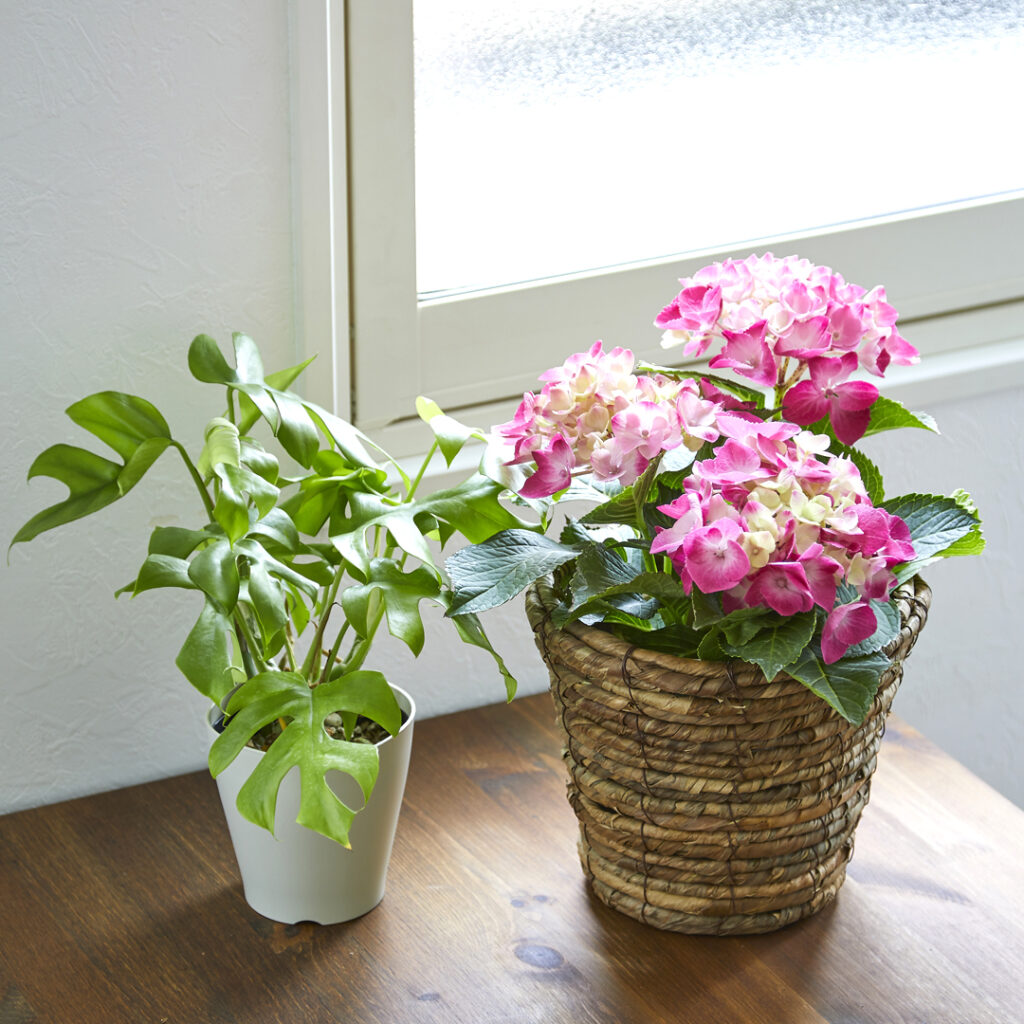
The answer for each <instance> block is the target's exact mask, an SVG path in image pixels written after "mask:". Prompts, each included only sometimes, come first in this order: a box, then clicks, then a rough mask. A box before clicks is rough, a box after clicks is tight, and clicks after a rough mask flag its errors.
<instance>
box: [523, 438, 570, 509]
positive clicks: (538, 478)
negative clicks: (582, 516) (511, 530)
mask: <svg viewBox="0 0 1024 1024" xmlns="http://www.w3.org/2000/svg"><path fill="white" fill-rule="evenodd" d="M533 457H534V458H535V459H536V460H537V470H536V472H535V473H534V474H533V475H532V476H531V477H530V478H529V479H528V480H527V481H526V483H525V484H523V486H522V487H521V488H520V490H519V493H520V494H521V495H522V496H523V497H524V498H546V497H548V495H550V494H554V493H555V492H556V491H560V490H562V489H563V488H565V487H568V486H569V484H570V483H571V482H572V473H571V470H572V467H573V466H574V465H575V464H576V456H575V455H574V454H573V450H572V448H571V447H569V442H568V441H566V439H565V438H564V437H562V435H561V434H556V435H555V436H554V437H553V438H552V439H551V444H550V445H549V446H548V447H547V448H543V449H538V450H537V451H535V452H534V453H533Z"/></svg>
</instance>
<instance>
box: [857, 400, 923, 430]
mask: <svg viewBox="0 0 1024 1024" xmlns="http://www.w3.org/2000/svg"><path fill="white" fill-rule="evenodd" d="M901 427H917V428H918V429H920V430H930V431H932V432H933V433H936V434H937V433H938V432H939V428H938V426H936V423H935V420H934V419H933V418H932V417H931V416H929V415H928V413H926V412H911V411H910V410H909V409H907V408H906V407H905V406H904V405H903V404H902V403H901V402H897V401H896V400H895V399H892V398H886V397H885V396H884V395H879V397H878V398H877V399H875V401H874V403H873V404H872V406H871V419H870V421H869V422H868V426H867V430H865V431H864V436H865V437H870V436H871V435H872V434H880V433H881V432H882V431H884V430H898V429H899V428H901Z"/></svg>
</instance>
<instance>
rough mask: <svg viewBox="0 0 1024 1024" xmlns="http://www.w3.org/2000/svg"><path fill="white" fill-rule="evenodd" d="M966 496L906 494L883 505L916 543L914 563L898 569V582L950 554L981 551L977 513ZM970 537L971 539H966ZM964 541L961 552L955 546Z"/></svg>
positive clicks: (981, 542) (962, 494)
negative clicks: (907, 530) (897, 517)
mask: <svg viewBox="0 0 1024 1024" xmlns="http://www.w3.org/2000/svg"><path fill="white" fill-rule="evenodd" d="M965 495H966V492H963V491H960V492H957V494H956V495H954V496H952V497H948V498H947V497H943V496H941V495H936V494H904V495H902V496H900V497H898V498H890V499H889V500H888V501H886V502H885V503H884V504H883V505H882V508H884V509H885V510H886V511H887V512H889V513H891V514H892V515H897V516H899V517H900V518H901V519H903V521H904V522H905V523H906V524H907V527H908V528H909V529H910V536H911V539H912V540H913V542H914V558H913V560H912V561H910V562H907V563H905V564H904V565H902V566H899V567H897V568H896V570H895V572H896V579H897V580H898V581H899V582H901V583H902V582H903V581H904V580H908V579H910V578H911V577H912V576H914V575H916V573H918V572H919V571H920V570H921V569H922V568H924V566H926V565H930V564H931V563H932V562H935V561H937V560H938V559H940V558H946V557H948V556H949V555H950V554H957V553H962V554H976V553H978V551H980V550H981V547H983V546H984V542H983V540H982V539H981V527H980V521H979V519H978V514H977V511H976V510H974V508H973V503H972V502H970V498H969V497H965ZM972 534H973V535H974V536H973V537H971V535H972ZM969 537H970V538H971V539H965V538H969ZM961 540H963V544H962V545H961V549H960V550H959V551H958V550H956V549H955V548H954V545H956V544H957V542H959V541H961ZM979 544H980V546H979Z"/></svg>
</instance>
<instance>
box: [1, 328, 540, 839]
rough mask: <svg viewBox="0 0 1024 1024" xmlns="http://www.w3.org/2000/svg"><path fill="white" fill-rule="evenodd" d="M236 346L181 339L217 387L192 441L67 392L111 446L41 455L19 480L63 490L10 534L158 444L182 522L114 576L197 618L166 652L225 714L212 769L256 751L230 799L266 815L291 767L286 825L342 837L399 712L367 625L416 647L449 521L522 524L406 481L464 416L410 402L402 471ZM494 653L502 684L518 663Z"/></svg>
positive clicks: (491, 526) (141, 403)
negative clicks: (293, 814)
mask: <svg viewBox="0 0 1024 1024" xmlns="http://www.w3.org/2000/svg"><path fill="white" fill-rule="evenodd" d="M233 350H234V366H232V365H230V363H229V362H228V361H227V360H226V359H225V357H224V355H223V353H222V352H221V350H220V348H219V346H218V345H217V343H216V342H215V341H214V340H213V339H212V338H210V337H208V336H206V335H200V336H199V337H197V338H195V340H194V341H193V342H192V343H191V345H190V347H189V350H188V365H189V369H190V371H191V373H192V375H193V376H194V377H195V378H196V380H198V381H200V382H202V383H205V384H208V385H212V386H213V387H214V388H216V390H217V392H218V394H219V395H220V396H221V399H220V402H221V403H222V404H221V406H220V408H219V409H217V408H216V407H215V408H214V410H213V411H215V412H218V413H219V414H218V415H215V416H213V418H211V419H209V421H208V422H207V423H206V425H205V428H204V429H203V432H202V442H201V446H197V447H199V450H198V452H197V453H195V454H190V453H189V451H188V449H187V448H186V445H185V444H183V443H182V442H181V441H179V440H177V439H175V438H174V437H172V435H171V432H170V429H169V427H168V425H167V422H166V420H165V419H164V417H163V415H162V414H161V413H160V412H159V411H158V410H157V408H156V407H155V406H154V405H153V404H152V403H151V402H149V401H147V400H146V399H144V398H140V397H138V396H136V395H130V394H124V393H121V392H114V391H103V392H99V393H97V394H93V395H90V396H88V397H87V398H83V399H82V400H80V401H78V402H75V403H74V404H73V405H71V406H70V407H69V408H68V409H67V415H68V416H69V417H70V418H71V419H72V420H73V421H74V422H75V423H76V424H77V425H78V426H79V427H81V428H83V429H84V430H86V431H88V432H89V433H91V434H92V435H94V437H95V438H97V439H98V440H99V441H101V442H103V443H104V444H105V445H106V446H107V447H108V448H110V449H111V450H112V452H113V454H114V455H115V456H116V459H115V458H110V457H105V456H101V455H99V454H96V453H95V452H93V451H90V450H88V449H85V448H80V447H75V446H71V445H67V444H57V445H54V446H52V447H50V448H48V449H47V450H46V451H44V452H43V453H42V454H40V455H39V456H38V458H36V459H35V461H34V462H33V463H32V466H31V468H30V469H29V473H28V475H29V478H30V479H31V478H32V477H37V476H48V477H52V478H53V479H56V480H58V481H60V482H62V483H63V484H65V485H66V486H67V487H68V489H69V492H70V493H69V495H68V497H67V498H66V499H65V500H63V501H61V502H59V503H57V504H55V505H53V506H51V507H49V508H46V509H44V510H43V511H41V512H39V513H38V514H37V515H35V516H33V517H32V519H30V520H29V521H28V522H27V523H26V524H25V525H24V526H23V527H22V528H21V529H20V530H19V531H18V532H17V534H16V535H15V537H14V539H13V541H12V542H11V543H12V546H13V545H14V544H17V543H21V542H26V541H30V540H31V539H32V538H34V537H36V536H38V535H39V534H40V533H42V532H44V531H46V530H51V529H54V528H56V527H59V526H63V525H64V524H66V523H69V522H72V521H73V520H77V519H80V518H82V517H84V516H88V515H91V514H93V513H95V512H98V511H99V510H101V509H103V508H105V507H106V506H108V505H110V504H111V503H113V502H115V501H118V500H120V499H121V498H123V497H125V496H126V495H127V494H128V493H129V492H130V491H131V490H132V489H133V488H134V487H135V486H136V484H138V483H139V481H140V480H141V479H142V478H143V477H144V476H145V474H146V472H147V471H148V470H149V468H150V467H151V466H152V465H153V463H154V462H155V461H156V460H157V459H158V458H159V457H160V456H161V455H162V454H163V453H164V452H166V451H168V450H173V451H174V452H176V453H177V455H179V456H180V458H181V460H182V462H183V465H184V469H185V472H186V473H187V475H188V477H189V479H190V481H191V484H192V486H193V487H194V489H195V492H196V496H197V512H198V516H197V520H196V523H195V526H194V527H191V528H184V527H176V526H175V527H165V526H158V527H157V528H156V529H154V530H153V532H152V534H151V536H150V538H149V545H148V552H147V554H146V557H145V560H144V561H143V563H142V565H141V568H140V569H139V572H138V575H137V576H136V578H135V579H134V580H133V581H132V582H131V583H129V584H128V585H127V586H125V587H124V588H122V589H121V590H120V591H119V592H118V593H119V594H130V595H131V596H132V597H135V596H137V595H139V594H142V593H144V592H145V591H149V590H153V589H155V588H164V587H170V588H179V589H182V590H186V591H192V592H194V595H195V596H194V598H192V599H193V600H195V601H196V603H197V604H198V605H199V615H198V618H197V620H196V622H195V624H194V626H193V627H192V628H191V630H190V631H189V633H188V635H187V637H186V638H185V641H184V644H183V645H182V647H181V650H180V653H179V654H178V657H177V665H178V667H179V668H180V670H181V672H182V673H183V675H184V676H185V677H186V679H187V680H188V681H189V682H190V683H191V684H192V685H193V686H194V687H195V688H196V689H197V690H199V691H200V692H201V693H202V694H204V695H205V696H206V697H207V698H209V700H210V701H211V702H212V703H213V704H214V705H216V706H217V707H218V708H221V709H223V712H224V713H225V714H224V716H223V720H221V716H220V715H218V716H217V722H216V726H217V728H218V729H219V730H220V734H219V735H218V736H217V738H216V739H215V740H214V742H213V743H212V746H211V749H210V757H209V762H210V769H211V772H212V774H213V775H214V776H215V777H216V776H219V775H220V774H221V773H222V772H224V771H225V770H226V769H228V767H229V765H231V764H232V762H233V761H235V759H236V758H237V757H238V756H239V754H240V753H241V752H242V751H243V749H245V748H247V747H252V746H256V747H257V748H259V749H260V750H263V751H265V752H264V753H263V755H262V757H260V758H259V759H258V760H257V762H256V763H257V767H256V768H255V769H254V770H252V772H251V773H250V774H249V775H248V778H247V779H246V780H245V781H244V784H243V785H241V788H240V791H239V792H238V797H237V808H238V811H239V812H240V813H241V815H242V816H243V817H244V818H245V819H247V820H248V821H250V822H253V823H254V824H256V825H258V826H261V827H262V828H263V829H266V830H268V831H273V830H274V828H275V810H276V802H277V798H278V792H279V787H280V786H281V783H282V780H283V779H284V778H285V776H286V775H287V774H288V773H289V772H290V771H291V770H292V769H298V773H299V775H300V779H301V799H300V803H299V809H298V815H297V820H298V822H299V824H300V825H302V826H305V827H306V828H307V829H310V830H313V831H314V832H316V833H320V834H321V835H322V836H324V837H326V838H327V839H328V840H331V841H333V842H334V843H335V844H339V845H340V846H341V847H347V846H348V845H349V831H350V828H351V826H352V822H353V819H354V816H355V814H356V810H357V808H358V804H359V803H360V802H361V801H362V799H364V798H365V799H369V798H370V796H371V794H372V791H373V789H374V785H375V783H376V781H377V772H378V747H377V742H378V740H380V739H381V737H384V736H387V735H391V736H393V735H395V734H397V733H398V731H399V730H400V728H401V726H402V710H401V709H400V707H399V703H398V701H397V699H396V696H395V693H394V692H393V690H392V687H391V686H390V685H389V683H388V681H387V680H386V679H385V677H384V676H383V675H382V674H381V673H380V672H379V671H376V670H374V669H373V668H372V667H370V666H371V663H372V662H371V661H370V660H369V659H370V655H371V652H372V648H373V643H374V638H375V636H376V635H377V634H378V631H379V629H380V628H381V626H382V624H385V623H386V625H387V628H388V630H389V631H390V632H391V633H392V634H393V635H394V636H396V637H398V638H400V639H401V640H402V641H403V642H404V643H405V644H406V645H407V646H408V647H409V649H410V650H411V651H412V652H413V654H419V652H420V650H421V648H422V646H423V643H424V629H423V623H422V620H421V617H420V603H421V602H422V601H428V602H436V603H438V604H441V605H442V606H445V607H447V602H448V600H449V597H448V592H447V589H446V587H445V586H444V583H445V580H444V576H443V573H442V571H441V569H440V568H439V566H438V563H437V560H436V552H437V551H439V550H440V547H441V546H443V544H444V543H445V542H446V541H447V540H448V539H449V538H451V537H452V536H453V535H454V534H459V535H462V536H464V537H465V538H467V539H468V540H469V541H471V542H480V541H483V540H486V539H487V538H488V537H489V536H491V535H492V534H493V533H495V532H497V531H498V530H501V529H506V528H509V527H519V526H525V525H527V524H526V523H525V522H524V521H522V520H521V519H519V518H518V517H517V516H516V515H514V514H513V513H512V512H510V511H509V510H508V509H507V508H506V507H505V506H503V505H502V504H501V503H500V502H499V500H498V499H499V496H500V495H501V493H502V491H503V487H502V485H501V484H499V483H497V482H495V481H493V480H490V479H487V478H486V477H484V476H481V475H480V474H476V473H474V474H472V475H470V476H469V477H468V478H466V479H465V480H464V481H462V482H461V483H460V484H459V485H458V486H456V487H454V488H451V489H448V490H443V491H439V492H436V493H434V494H431V495H429V496H428V497H421V496H420V493H419V488H420V484H421V482H422V479H423V475H424V473H425V471H426V470H427V467H428V465H429V463H430V461H431V459H432V458H433V457H434V456H435V455H436V454H437V453H438V452H440V453H442V454H443V456H444V457H445V458H446V459H447V460H448V461H449V462H450V461H451V459H452V458H453V457H454V455H455V454H456V453H457V452H458V450H459V449H460V448H461V447H462V445H463V444H464V443H465V442H466V441H467V440H468V439H469V438H470V437H471V436H472V433H473V432H472V431H470V430H468V429H467V428H465V427H462V426H461V425H460V424H458V423H456V422H455V421H454V420H452V419H450V418H449V417H446V416H444V415H443V414H441V412H440V410H439V409H438V408H437V407H436V406H435V405H433V403H430V402H426V401H423V400H421V401H420V403H419V409H420V412H421V415H422V417H423V418H424V419H425V420H427V421H428V422H429V423H430V424H431V427H432V429H433V433H434V438H433V443H432V446H431V448H430V451H429V453H428V454H427V456H426V457H425V459H424V460H423V463H422V465H421V466H420V468H419V472H418V473H416V474H415V475H414V476H412V477H410V476H409V475H408V474H407V473H406V472H405V471H404V470H403V469H402V467H401V466H400V465H399V464H398V463H397V462H395V461H394V460H393V459H391V458H390V457H389V456H388V455H387V454H386V453H384V452H383V451H382V450H381V449H379V448H378V447H377V446H375V445H374V444H372V443H371V442H370V441H369V440H368V439H367V438H366V437H365V436H364V435H363V434H361V433H360V431H358V430H357V429H356V428H354V427H353V426H352V425H351V424H349V423H347V422H345V421H344V420H342V419H340V418H338V417H337V416H334V415H333V414H331V413H330V412H328V411H327V410H325V409H322V408H319V407H318V406H316V405H314V404H312V403H310V402H307V401H305V400H304V399H303V398H301V397H300V396H298V395H297V394H295V393H293V392H291V391H289V390H288V388H289V387H290V385H291V384H292V382H293V381H294V380H295V379H296V378H297V377H298V376H299V375H300V374H301V373H302V371H303V370H304V369H305V368H306V366H307V365H308V361H307V363H303V364H301V365H299V366H295V367H292V368H290V369H286V370H282V371H279V372H276V373H269V374H265V373H264V369H263V365H262V360H261V358H260V354H259V351H258V349H257V346H256V344H255V343H254V342H253V341H252V339H251V338H249V337H247V336H246V335H243V334H236V335H234V337H233ZM258 429H263V431H264V433H266V432H267V431H269V434H270V436H271V439H272V440H273V441H275V442H276V443H277V445H278V446H279V449H280V458H279V457H278V455H276V454H274V452H273V451H272V450H268V447H265V446H264V444H263V443H261V441H260V440H258V439H257V437H256V436H255V434H256V431H257V430H258ZM268 444H269V442H268ZM283 462H284V463H286V464H287V465H283V464H282V463H283ZM289 467H290V468H289ZM451 621H452V622H453V624H454V626H455V629H456V631H457V633H458V635H459V636H460V637H461V639H462V640H463V641H465V642H467V643H470V644H473V645H476V646H479V647H482V648H484V649H486V650H488V651H490V652H491V653H492V654H494V652H493V649H492V648H491V646H490V643H489V642H488V640H487V637H486V635H485V634H484V631H483V630H482V629H481V627H480V623H479V622H478V621H477V619H476V618H475V616H473V615H472V614H471V613H470V614H457V615H455V616H453V617H451ZM494 657H495V660H496V664H497V667H498V670H499V671H500V673H501V675H502V677H503V678H504V682H505V686H506V691H507V696H508V698H509V699H511V697H512V695H513V693H514V692H515V680H514V679H513V678H512V677H511V675H509V673H508V671H507V670H506V669H505V666H504V664H503V662H502V661H501V659H500V658H498V656H497V655H496V654H495V655H494ZM330 772H340V773H342V774H343V775H345V776H348V777H350V778H351V779H354V780H355V782H356V783H357V784H358V790H357V793H356V798H355V799H352V800H350V801H348V802H346V801H344V800H342V799H340V798H339V796H338V795H337V793H336V792H335V788H332V786H331V785H329V784H328V780H327V774H328V773H330ZM280 824H281V823H280V822H278V826H280ZM388 849H390V844H388Z"/></svg>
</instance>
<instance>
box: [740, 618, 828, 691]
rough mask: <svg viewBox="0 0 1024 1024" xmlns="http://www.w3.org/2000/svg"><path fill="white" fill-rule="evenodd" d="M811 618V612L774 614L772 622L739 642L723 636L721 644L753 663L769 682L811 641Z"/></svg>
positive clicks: (812, 624)
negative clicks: (780, 615)
mask: <svg viewBox="0 0 1024 1024" xmlns="http://www.w3.org/2000/svg"><path fill="white" fill-rule="evenodd" d="M814 621H815V616H814V612H800V613H798V614H796V615H789V616H787V617H785V618H779V617H776V618H775V621H773V623H772V625H770V626H768V627H767V628H766V629H762V630H761V631H760V632H759V633H757V634H755V635H754V636H752V637H750V638H749V639H748V640H746V641H745V642H743V643H739V644H736V643H731V642H730V641H729V640H728V639H726V638H725V637H724V636H723V638H722V641H721V646H722V649H723V650H724V651H725V652H726V653H727V654H730V655H732V656H733V657H734V658H742V659H743V660H744V661H747V662H750V663H751V664H754V665H757V666H758V667H759V668H760V669H761V671H762V672H763V673H764V677H765V679H767V680H768V681H769V682H771V681H772V680H773V679H774V678H775V677H776V676H777V675H778V674H779V672H780V671H781V669H782V668H784V667H785V666H787V665H790V664H792V663H793V662H795V661H796V660H797V658H798V657H799V655H800V653H801V651H803V650H804V648H805V647H806V646H807V645H808V644H809V643H810V642H811V637H812V635H813V634H814Z"/></svg>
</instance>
